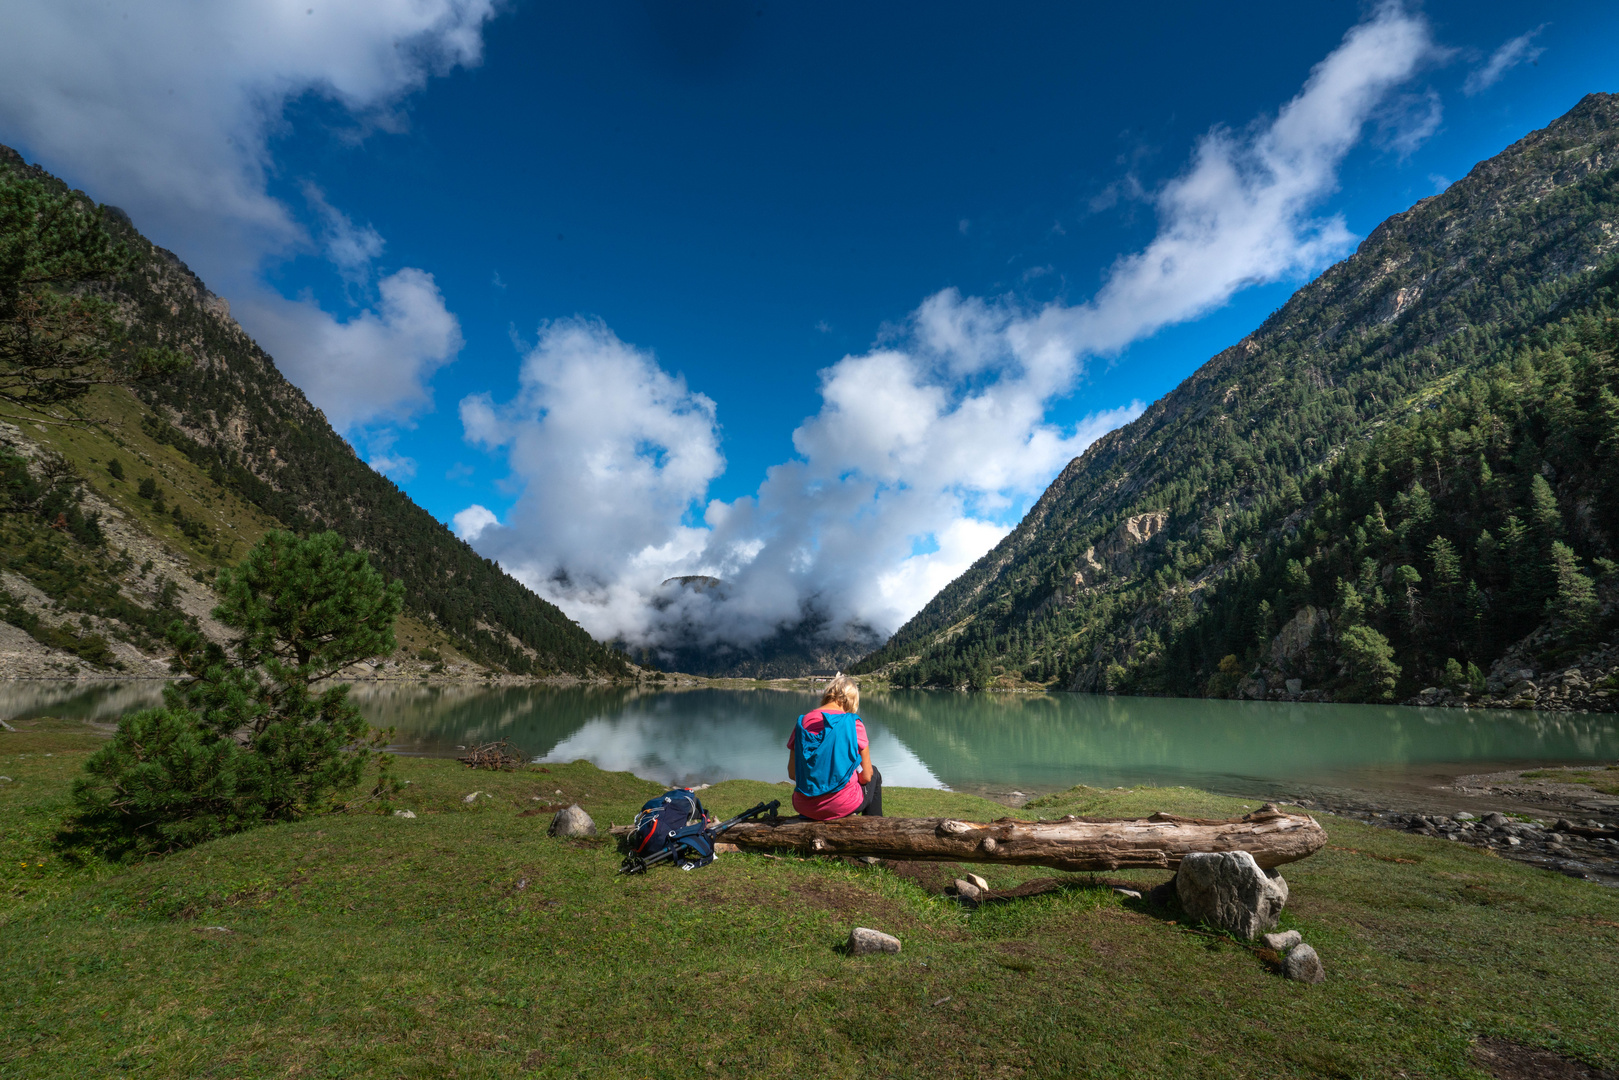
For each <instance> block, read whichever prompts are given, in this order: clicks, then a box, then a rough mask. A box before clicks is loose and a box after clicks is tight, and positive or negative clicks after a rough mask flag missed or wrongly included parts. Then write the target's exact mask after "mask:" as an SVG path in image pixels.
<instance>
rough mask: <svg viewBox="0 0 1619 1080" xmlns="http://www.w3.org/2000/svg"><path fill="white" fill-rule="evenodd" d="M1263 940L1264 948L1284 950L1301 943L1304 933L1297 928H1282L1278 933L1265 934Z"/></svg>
mask: <svg viewBox="0 0 1619 1080" xmlns="http://www.w3.org/2000/svg"><path fill="white" fill-rule="evenodd" d="M1264 941H1265V948H1267V949H1275V950H1276V951H1277V952H1286V951H1287V950H1289V949H1291V948H1292V947H1293V946H1295V945H1301V944H1303V942H1304V935H1303V934H1301V933H1299V932H1298V931H1297V930H1283V931H1282V932H1281V933H1279V934H1266V935H1265V938H1264Z"/></svg>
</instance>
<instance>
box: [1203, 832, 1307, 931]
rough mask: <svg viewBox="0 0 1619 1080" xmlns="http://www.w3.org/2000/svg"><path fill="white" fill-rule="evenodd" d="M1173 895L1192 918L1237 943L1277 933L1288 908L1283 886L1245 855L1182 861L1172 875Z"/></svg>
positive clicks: (1226, 853)
mask: <svg viewBox="0 0 1619 1080" xmlns="http://www.w3.org/2000/svg"><path fill="white" fill-rule="evenodd" d="M1175 892H1176V895H1178V896H1179V897H1180V902H1181V907H1183V908H1185V909H1186V913H1187V914H1188V915H1190V916H1191V917H1192V918H1194V919H1200V920H1202V921H1203V922H1206V923H1208V924H1209V925H1210V926H1217V927H1219V928H1220V929H1222V930H1229V931H1230V932H1231V933H1233V934H1235V935H1237V936H1238V937H1241V938H1253V937H1257V936H1259V935H1260V934H1262V933H1264V932H1265V931H1267V930H1273V929H1275V928H1276V919H1277V916H1279V915H1280V914H1281V912H1282V908H1283V906H1285V905H1286V904H1287V882H1286V881H1283V880H1282V876H1281V875H1280V874H1278V873H1277V872H1276V871H1274V870H1271V871H1268V872H1267V871H1264V870H1261V869H1260V868H1259V864H1258V863H1256V862H1254V857H1253V856H1252V855H1250V854H1248V853H1247V852H1246V851H1221V852H1200V853H1198V854H1194V855H1188V856H1186V857H1185V858H1184V859H1182V860H1181V865H1180V870H1179V872H1177V873H1176V875H1175Z"/></svg>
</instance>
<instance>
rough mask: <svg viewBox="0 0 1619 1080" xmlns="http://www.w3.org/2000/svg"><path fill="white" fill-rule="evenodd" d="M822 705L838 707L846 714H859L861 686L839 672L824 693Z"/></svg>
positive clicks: (827, 685) (822, 694)
mask: <svg viewBox="0 0 1619 1080" xmlns="http://www.w3.org/2000/svg"><path fill="white" fill-rule="evenodd" d="M821 704H822V705H836V706H837V707H838V708H840V709H842V710H843V711H844V712H851V713H857V712H859V711H860V684H859V683H857V682H855V681H854V680H853V679H851V678H850V677H849V676H847V675H845V674H844V673H843V672H841V671H840V672H838V673H837V674H836V675H834V676H832V681H831V682H829V683H827V684H826V689H825V690H824V691H822V693H821Z"/></svg>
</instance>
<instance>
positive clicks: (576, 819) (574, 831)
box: [546, 803, 596, 836]
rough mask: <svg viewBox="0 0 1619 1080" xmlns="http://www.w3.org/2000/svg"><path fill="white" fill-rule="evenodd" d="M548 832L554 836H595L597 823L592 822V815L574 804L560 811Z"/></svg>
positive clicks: (553, 819)
mask: <svg viewBox="0 0 1619 1080" xmlns="http://www.w3.org/2000/svg"><path fill="white" fill-rule="evenodd" d="M546 831H547V832H549V833H550V834H551V835H552V836H595V835H596V823H595V822H594V821H592V820H590V815H589V814H587V813H585V812H584V810H583V809H581V808H580V806H579V804H578V803H574V804H573V805H572V806H570V807H568V808H567V809H565V810H558V811H557V816H556V817H554V818H552V819H551V827H550V828H549V829H547V830H546Z"/></svg>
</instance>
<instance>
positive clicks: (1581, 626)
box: [1546, 540, 1599, 636]
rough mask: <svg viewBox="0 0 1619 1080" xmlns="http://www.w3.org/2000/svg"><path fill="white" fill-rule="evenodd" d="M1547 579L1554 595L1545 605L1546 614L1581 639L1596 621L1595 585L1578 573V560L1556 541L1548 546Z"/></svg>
mask: <svg viewBox="0 0 1619 1080" xmlns="http://www.w3.org/2000/svg"><path fill="white" fill-rule="evenodd" d="M1551 575H1552V577H1553V578H1554V579H1555V580H1556V582H1557V592H1556V594H1555V595H1554V596H1553V597H1552V598H1551V599H1549V600H1547V601H1546V614H1547V615H1550V616H1552V617H1553V618H1555V619H1559V620H1561V621H1562V622H1563V624H1564V625H1566V626H1567V627H1568V628H1569V632H1570V633H1571V634H1573V635H1575V636H1583V635H1584V633H1585V632H1586V631H1587V630H1588V629H1589V628H1590V625H1591V622H1592V621H1593V620H1594V619H1595V618H1596V613H1597V608H1598V606H1599V604H1598V601H1597V593H1596V585H1595V583H1593V582H1592V581H1591V579H1590V578H1588V577H1586V576H1585V575H1584V574H1582V573H1581V572H1580V557H1579V556H1578V555H1576V554H1574V549H1573V548H1571V547H1569V546H1568V545H1567V544H1565V543H1563V542H1562V541H1560V540H1556V541H1553V542H1552V550H1551Z"/></svg>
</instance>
